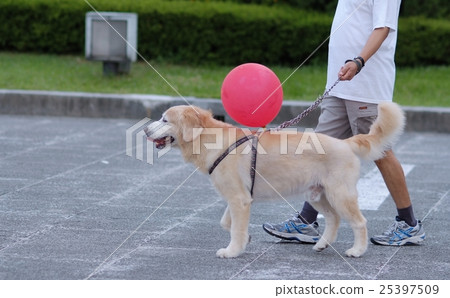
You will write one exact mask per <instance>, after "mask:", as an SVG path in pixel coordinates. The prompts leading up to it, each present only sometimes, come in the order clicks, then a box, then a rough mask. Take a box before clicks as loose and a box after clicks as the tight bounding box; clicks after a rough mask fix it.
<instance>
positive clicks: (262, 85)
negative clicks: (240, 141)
mask: <svg viewBox="0 0 450 298" xmlns="http://www.w3.org/2000/svg"><path fill="white" fill-rule="evenodd" d="M221 97H222V103H223V106H224V108H225V111H227V113H228V115H230V117H231V118H233V120H234V121H236V122H238V123H240V124H242V125H245V126H249V127H264V126H266V125H267V124H268V123H270V122H271V121H272V120H273V119H274V118H275V117H276V116H277V115H278V112H279V111H280V109H281V104H282V102H283V89H282V88H281V83H280V80H279V79H278V77H277V76H276V74H275V73H274V72H273V71H272V70H270V69H269V68H267V67H266V66H264V65H261V64H257V63H246V64H242V65H239V66H237V67H236V68H234V69H233V70H231V71H230V72H229V73H228V75H227V76H226V77H225V80H224V81H223V84H222V91H221Z"/></svg>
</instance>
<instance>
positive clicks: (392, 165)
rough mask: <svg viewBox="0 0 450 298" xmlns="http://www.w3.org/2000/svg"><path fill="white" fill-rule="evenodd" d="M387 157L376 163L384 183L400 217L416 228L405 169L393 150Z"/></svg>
mask: <svg viewBox="0 0 450 298" xmlns="http://www.w3.org/2000/svg"><path fill="white" fill-rule="evenodd" d="M385 154H386V155H385V156H384V157H383V158H382V159H379V160H376V161H375V164H376V165H377V167H378V169H379V170H380V172H381V175H382V176H383V179H384V182H385V183H386V186H387V188H388V190H389V192H390V193H391V196H392V198H393V199H394V202H395V205H396V206H397V210H398V216H399V218H401V219H402V220H404V221H405V222H406V223H407V224H408V225H410V226H415V225H416V224H417V220H416V218H415V217H414V212H413V210H412V205H411V199H410V197H409V192H408V188H407V186H406V179H405V174H404V173H403V168H402V166H401V164H400V162H399V161H398V159H397V158H396V157H395V155H394V152H393V151H392V150H389V151H386V153H385Z"/></svg>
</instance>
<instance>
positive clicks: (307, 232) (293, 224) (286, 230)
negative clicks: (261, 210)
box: [263, 213, 320, 243]
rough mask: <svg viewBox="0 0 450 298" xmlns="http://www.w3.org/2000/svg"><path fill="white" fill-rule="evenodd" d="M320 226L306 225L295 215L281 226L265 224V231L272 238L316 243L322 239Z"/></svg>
mask: <svg viewBox="0 0 450 298" xmlns="http://www.w3.org/2000/svg"><path fill="white" fill-rule="evenodd" d="M318 228H319V224H318V223H317V222H314V223H312V224H310V225H308V224H305V223H303V222H302V221H301V219H300V218H299V214H298V213H297V214H295V215H294V216H293V217H292V218H291V219H288V220H286V221H284V222H282V223H279V224H270V223H265V224H263V229H264V231H266V232H267V233H269V234H270V235H272V236H275V237H278V238H281V239H284V240H295V241H299V242H303V243H316V242H317V241H319V239H320V235H319V232H318V230H317V229H318Z"/></svg>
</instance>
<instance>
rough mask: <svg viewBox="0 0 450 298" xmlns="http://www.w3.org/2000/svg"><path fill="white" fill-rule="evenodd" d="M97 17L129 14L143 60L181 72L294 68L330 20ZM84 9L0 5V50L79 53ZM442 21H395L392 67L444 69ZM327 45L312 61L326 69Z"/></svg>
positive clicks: (155, 12) (158, 1)
mask: <svg viewBox="0 0 450 298" xmlns="http://www.w3.org/2000/svg"><path fill="white" fill-rule="evenodd" d="M89 3H91V4H92V5H93V7H94V8H95V9H96V10H98V11H124V12H137V13H138V15H139V21H138V24H139V25H138V26H139V28H138V50H139V52H140V53H141V54H142V56H143V57H145V58H146V59H165V60H170V61H174V62H182V63H189V64H200V63H214V64H226V65H236V64H240V63H244V62H259V63H263V64H271V65H273V64H284V65H292V66H298V65H299V64H300V63H301V62H302V61H303V60H305V59H306V57H308V55H309V54H310V53H311V52H312V51H313V50H314V49H315V48H316V47H317V46H318V45H319V44H320V43H321V42H322V41H323V40H325V39H326V38H327V37H328V35H329V32H330V28H331V22H332V16H330V15H327V14H319V13H315V12H311V11H309V12H308V11H304V10H299V9H293V8H289V7H288V6H277V7H275V6H262V5H245V4H235V3H230V2H226V3H225V2H222V3H217V2H215V3H205V2H188V1H179V2H177V1H162V0H135V1H120V0H116V1H113V0H90V1H89ZM87 11H92V8H91V7H89V5H88V4H87V3H86V2H85V1H81V0H80V1H73V0H2V1H1V2H0V19H1V20H2V22H1V24H0V50H2V51H32V52H45V53H55V54H82V53H83V52H84V38H85V37H84V35H85V34H84V30H85V24H84V21H85V13H86V12H87ZM449 24H450V22H449V21H446V20H427V19H424V18H411V19H401V21H400V25H399V26H400V29H399V30H400V31H399V43H398V49H397V64H398V65H419V64H448V62H449V59H450V58H449V57H450V54H449V48H450V47H449V46H448V41H447V39H448V38H446V37H448V35H449V33H450V28H449ZM326 57H327V44H325V45H323V46H322V47H321V48H320V49H319V51H318V52H317V53H316V54H315V55H314V56H313V58H312V59H311V61H312V62H313V63H326Z"/></svg>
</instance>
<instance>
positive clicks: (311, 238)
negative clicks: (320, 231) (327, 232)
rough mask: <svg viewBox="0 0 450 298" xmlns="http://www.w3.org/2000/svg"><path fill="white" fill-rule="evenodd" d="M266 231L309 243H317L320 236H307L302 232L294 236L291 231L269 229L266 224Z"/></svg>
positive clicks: (284, 238) (287, 238) (281, 237)
mask: <svg viewBox="0 0 450 298" xmlns="http://www.w3.org/2000/svg"><path fill="white" fill-rule="evenodd" d="M263 229H264V231H266V232H267V233H268V234H270V235H272V236H275V237H278V238H280V239H283V240H291V241H297V242H300V243H305V244H306V243H307V244H315V243H317V241H319V239H320V236H317V237H314V236H306V235H302V234H298V236H293V235H292V234H290V233H283V232H278V231H273V230H269V229H267V228H266V227H265V226H263Z"/></svg>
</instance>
